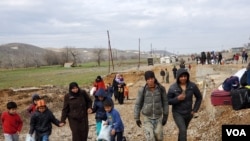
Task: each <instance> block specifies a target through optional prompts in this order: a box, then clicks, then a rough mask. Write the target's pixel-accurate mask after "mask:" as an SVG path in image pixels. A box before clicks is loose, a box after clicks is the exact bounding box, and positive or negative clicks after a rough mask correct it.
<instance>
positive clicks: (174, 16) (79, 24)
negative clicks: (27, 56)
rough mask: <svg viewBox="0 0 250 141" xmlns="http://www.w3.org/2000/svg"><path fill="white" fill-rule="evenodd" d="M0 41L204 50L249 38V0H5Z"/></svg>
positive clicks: (0, 14) (241, 43) (0, 15)
mask: <svg viewBox="0 0 250 141" xmlns="http://www.w3.org/2000/svg"><path fill="white" fill-rule="evenodd" d="M0 7H1V8H0V18H1V22H0V44H6V43H12V42H20V43H28V44H32V45H36V46H39V47H55V48H63V47H66V46H69V47H75V48H83V47H87V48H99V47H103V48H108V35H107V31H109V35H110V43H111V47H112V48H117V49H122V50H130V49H134V50H138V48H139V38H140V48H141V50H143V51H150V50H151V48H152V49H153V50H166V51H169V52H173V53H177V54H182V53H199V52H201V51H212V50H215V51H217V50H222V49H229V48H231V47H240V46H244V44H247V43H248V42H250V40H249V37H250V15H249V13H250V0H0Z"/></svg>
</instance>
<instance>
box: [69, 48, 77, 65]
mask: <svg viewBox="0 0 250 141" xmlns="http://www.w3.org/2000/svg"><path fill="white" fill-rule="evenodd" d="M70 53H71V55H72V57H73V67H76V66H77V58H78V51H76V50H75V49H73V48H71V49H70Z"/></svg>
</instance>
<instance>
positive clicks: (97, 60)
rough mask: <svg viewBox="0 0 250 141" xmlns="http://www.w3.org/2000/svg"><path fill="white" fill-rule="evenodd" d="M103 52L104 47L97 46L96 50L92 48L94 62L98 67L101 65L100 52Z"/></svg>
mask: <svg viewBox="0 0 250 141" xmlns="http://www.w3.org/2000/svg"><path fill="white" fill-rule="evenodd" d="M103 52H104V49H101V48H97V49H96V50H94V52H93V53H94V56H96V62H97V65H98V66H99V67H100V66H101V60H102V59H103V58H102V53H103Z"/></svg>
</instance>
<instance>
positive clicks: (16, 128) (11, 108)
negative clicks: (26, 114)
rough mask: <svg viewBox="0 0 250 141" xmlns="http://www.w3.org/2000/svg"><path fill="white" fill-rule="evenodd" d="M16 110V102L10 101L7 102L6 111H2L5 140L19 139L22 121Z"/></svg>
mask: <svg viewBox="0 0 250 141" xmlns="http://www.w3.org/2000/svg"><path fill="white" fill-rule="evenodd" d="M16 110H17V104H16V103H15V102H12V101H11V102H8V103H7V111H5V112H3V113H2V116H1V120H2V128H3V134H4V138H5V141H19V133H20V132H21V130H22V127H23V121H22V119H21V118H20V116H19V114H17V113H16Z"/></svg>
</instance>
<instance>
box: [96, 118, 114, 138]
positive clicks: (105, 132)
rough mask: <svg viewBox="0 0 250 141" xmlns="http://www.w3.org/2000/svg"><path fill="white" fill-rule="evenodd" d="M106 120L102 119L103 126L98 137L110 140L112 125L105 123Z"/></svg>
mask: <svg viewBox="0 0 250 141" xmlns="http://www.w3.org/2000/svg"><path fill="white" fill-rule="evenodd" d="M104 122H105V121H102V127H101V131H100V133H99V135H98V137H97V139H98V140H105V141H110V140H111V135H110V133H111V125H103V123H104Z"/></svg>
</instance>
